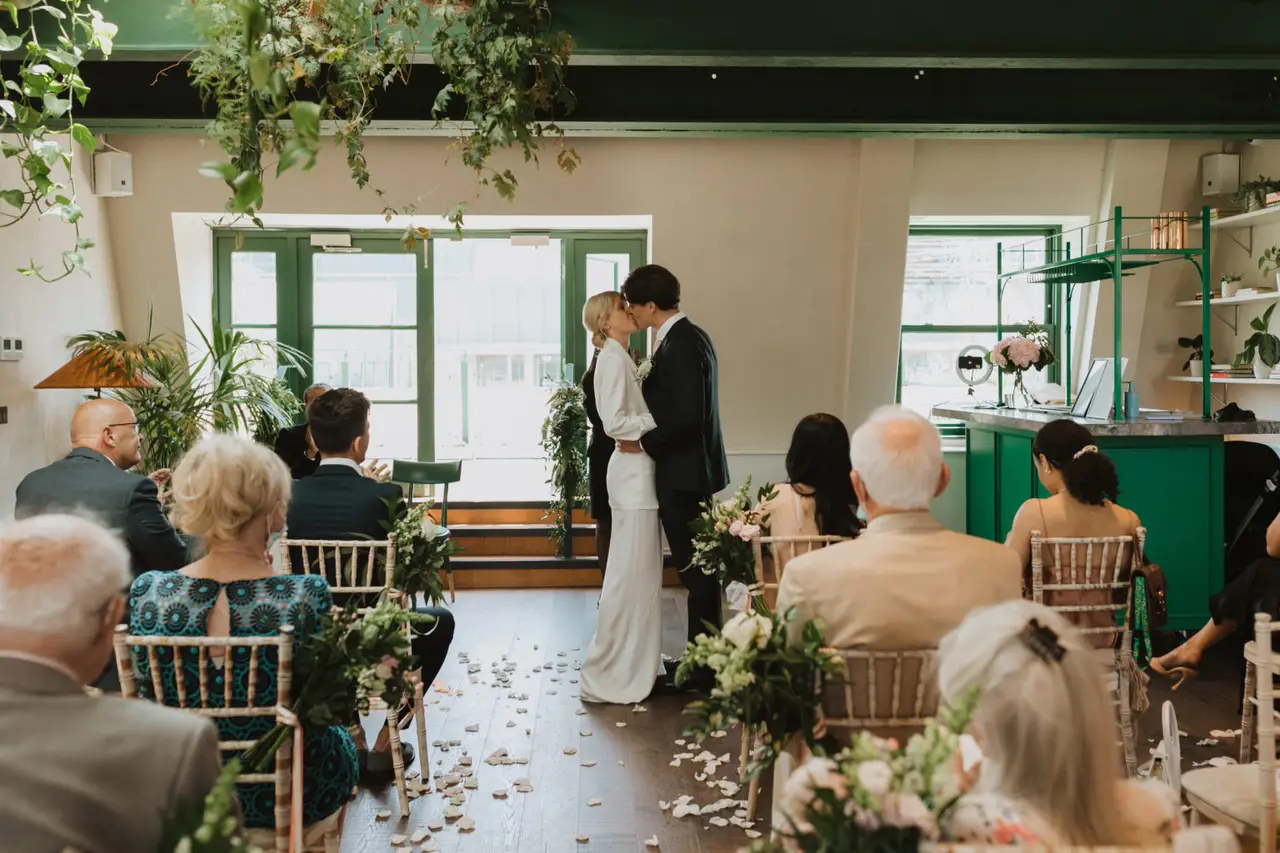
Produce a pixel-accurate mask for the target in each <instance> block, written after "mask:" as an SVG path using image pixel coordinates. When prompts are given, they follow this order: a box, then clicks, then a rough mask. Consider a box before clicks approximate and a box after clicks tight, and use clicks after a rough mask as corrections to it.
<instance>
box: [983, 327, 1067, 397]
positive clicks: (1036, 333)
mask: <svg viewBox="0 0 1280 853" xmlns="http://www.w3.org/2000/svg"><path fill="white" fill-rule="evenodd" d="M986 361H987V362H988V363H989V364H992V365H994V366H995V368H996V369H997V370H999V371H1000V372H1001V373H1005V374H1012V375H1013V389H1014V391H1016V392H1018V393H1019V394H1020V395H1021V396H1022V398H1023V399H1024V400H1030V401H1031V402H1033V403H1035V402H1038V401H1037V400H1036V398H1035V397H1033V396H1032V395H1031V392H1029V391H1028V390H1027V386H1026V384H1025V383H1024V382H1023V379H1022V377H1023V374H1025V373H1026V371H1028V370H1032V369H1035V370H1037V371H1040V370H1044V369H1045V368H1046V367H1048V366H1049V365H1051V364H1053V363H1054V356H1053V347H1052V346H1051V345H1050V342H1049V334H1048V332H1046V331H1045V330H1044V329H1042V328H1041V327H1040V325H1039V324H1038V323H1034V322H1028V323H1027V324H1026V325H1025V326H1023V327H1022V329H1021V330H1020V331H1019V332H1018V334H1016V335H1014V336H1013V337H1010V338H1005V339H1004V340H1002V341H1000V343H998V344H996V345H995V346H994V347H993V348H992V349H991V352H989V353H987V355H986Z"/></svg>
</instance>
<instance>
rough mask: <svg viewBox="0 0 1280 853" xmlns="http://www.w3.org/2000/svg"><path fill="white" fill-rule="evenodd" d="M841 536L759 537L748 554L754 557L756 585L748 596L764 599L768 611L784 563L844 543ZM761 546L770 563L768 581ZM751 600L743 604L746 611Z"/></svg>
mask: <svg viewBox="0 0 1280 853" xmlns="http://www.w3.org/2000/svg"><path fill="white" fill-rule="evenodd" d="M847 541H848V538H847V537H845V536H821V535H819V536H760V537H757V538H756V539H754V540H752V542H751V550H752V554H753V556H754V557H755V564H756V565H755V569H756V585H755V589H754V590H752V595H761V596H764V598H765V601H766V602H767V603H768V604H769V606H770V607H772V606H773V603H774V602H775V601H776V600H777V597H778V585H779V584H781V583H782V572H783V571H784V570H785V569H786V566H787V563H789V562H791V561H792V560H794V559H795V558H796V557H799V556H800V555H801V554H807V553H809V552H810V551H814V550H816V549H818V548H826V547H827V546H828V545H834V544H836V543H837V542H847ZM765 546H768V554H769V557H770V559H771V560H772V562H773V572H772V577H770V573H769V571H768V569H767V568H766V566H765V553H766V552H765ZM750 607H751V600H750V598H748V600H747V608H748V609H750Z"/></svg>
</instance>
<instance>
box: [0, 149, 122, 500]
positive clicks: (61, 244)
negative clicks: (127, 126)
mask: <svg viewBox="0 0 1280 853" xmlns="http://www.w3.org/2000/svg"><path fill="white" fill-rule="evenodd" d="M85 159H86V158H84V157H80V158H78V159H77V160H76V161H75V162H76V163H77V164H78V165H80V166H81V168H78V169H77V170H76V176H77V182H78V189H79V201H80V205H81V206H82V207H83V208H84V212H85V216H84V219H83V220H82V224H81V232H82V234H83V235H84V236H86V237H88V238H90V239H92V240H95V241H97V243H98V245H97V247H96V248H94V249H91V250H90V251H89V254H88V261H89V264H90V266H91V269H92V273H93V275H92V277H88V276H84V275H81V274H79V273H77V274H75V275H72V276H70V277H68V278H66V279H63V280H62V281H59V282H56V283H54V284H46V283H45V282H42V281H40V280H38V279H31V278H24V277H22V276H20V275H18V273H17V272H15V268H16V267H18V266H19V265H22V266H25V265H26V261H27V259H28V258H32V257H34V258H35V260H36V262H37V263H40V264H43V265H45V266H46V267H48V268H49V269H61V265H60V264H59V257H60V253H61V252H62V251H63V250H64V249H66V248H69V246H70V245H72V244H73V243H74V239H75V238H74V236H73V232H72V230H71V229H70V228H69V227H68V226H66V225H63V224H61V223H60V222H58V221H55V220H53V219H49V218H45V219H37V218H35V217H33V216H28V217H27V218H26V219H24V220H22V221H21V222H19V223H18V224H17V225H14V226H11V227H9V228H4V229H0V335H3V336H5V337H20V338H22V341H23V345H24V348H25V351H26V356H25V358H23V360H22V361H5V362H0V406H8V407H9V423H8V424H7V425H3V426H0V519H3V518H7V517H9V516H11V515H12V513H13V494H14V489H15V488H16V487H17V485H18V482H19V481H20V480H21V479H22V478H23V476H25V475H26V473H27V472H28V471H30V470H31V469H33V468H36V467H39V466H41V465H44V464H46V463H48V462H50V461H52V460H53V459H56V458H58V457H59V456H61V455H63V454H64V453H66V452H67V450H68V439H67V431H68V427H69V425H70V420H71V413H72V412H73V411H74V410H75V408H76V406H77V405H78V404H79V403H80V401H81V400H82V399H83V394H84V393H85V392H82V391H36V390H34V389H33V388H32V386H33V385H35V384H36V383H37V382H39V381H40V380H42V379H44V378H45V377H46V376H48V375H49V374H50V373H52V372H53V371H55V370H57V369H58V368H59V367H61V366H62V365H63V364H65V363H66V361H67V351H66V348H65V346H64V344H65V342H66V339H67V337H68V336H70V335H74V334H77V333H80V332H84V331H87V330H90V329H113V328H116V327H117V326H118V325H119V310H118V306H117V303H116V288H115V284H114V274H113V264H112V256H111V240H110V239H109V236H108V234H107V233H106V232H107V228H106V218H107V216H109V211H110V208H111V205H112V204H113V201H112V200H109V199H95V198H93V197H92V196H91V195H90V194H89V179H88V172H87V168H85V165H84V164H85ZM11 162H12V161H8V162H6V163H3V164H0V169H8V168H9V167H10V165H11ZM10 174H11V173H9V172H5V171H0V185H8V184H7V183H6V180H5V179H6V178H8V177H9V175H10ZM104 214H106V216H104Z"/></svg>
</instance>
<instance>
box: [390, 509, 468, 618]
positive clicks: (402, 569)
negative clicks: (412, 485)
mask: <svg viewBox="0 0 1280 853" xmlns="http://www.w3.org/2000/svg"><path fill="white" fill-rule="evenodd" d="M431 508H432V505H431V504H430V503H420V504H417V505H416V506H414V507H413V508H411V509H408V510H405V508H404V504H403V502H401V501H396V500H392V501H389V502H388V514H389V518H388V520H387V521H385V522H383V523H382V526H383V527H384V528H386V529H387V531H388V532H389V533H390V534H391V535H392V536H394V537H395V543H396V564H395V565H394V566H393V567H392V570H391V585H392V586H393V587H395V588H396V589H398V590H400V591H401V592H403V593H404V594H405V596H406V597H407V599H408V600H409V601H417V600H418V596H419V595H423V596H425V597H426V599H427V603H429V604H439V603H440V602H442V601H444V585H443V584H442V583H441V582H440V572H441V570H443V571H446V572H448V571H452V569H451V568H450V563H449V558H450V557H452V556H453V555H454V554H456V553H458V552H459V551H460V550H461V549H460V548H459V547H458V546H457V544H456V543H454V541H453V540H452V539H451V538H449V529H448V528H447V527H441V526H440V525H439V524H436V521H435V519H434V518H432V517H431Z"/></svg>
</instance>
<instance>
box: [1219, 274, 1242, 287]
mask: <svg viewBox="0 0 1280 853" xmlns="http://www.w3.org/2000/svg"><path fill="white" fill-rule="evenodd" d="M1237 281H1241V277H1240V276H1238V275H1236V274H1235V273H1231V272H1224V273H1223V274H1222V278H1220V279H1218V282H1219V283H1220V284H1234V283H1235V282H1237Z"/></svg>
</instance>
